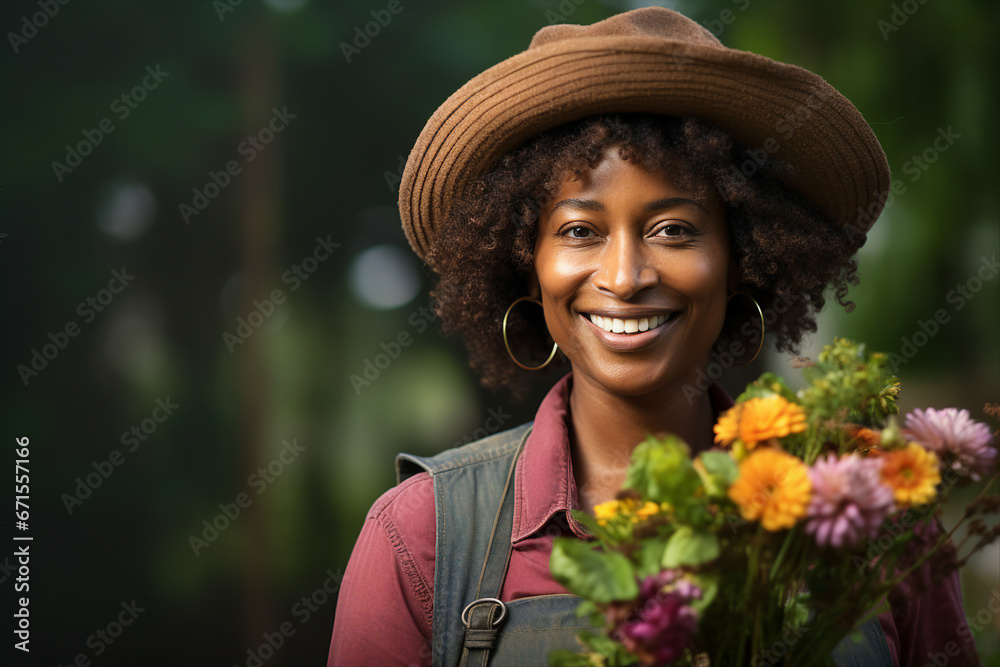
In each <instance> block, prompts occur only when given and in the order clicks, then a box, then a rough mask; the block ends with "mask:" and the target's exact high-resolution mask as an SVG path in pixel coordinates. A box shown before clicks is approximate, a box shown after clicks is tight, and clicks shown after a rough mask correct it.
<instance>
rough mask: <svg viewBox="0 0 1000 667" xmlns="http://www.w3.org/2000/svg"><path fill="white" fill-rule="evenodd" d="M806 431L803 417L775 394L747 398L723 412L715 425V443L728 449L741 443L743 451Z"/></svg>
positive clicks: (790, 404)
mask: <svg viewBox="0 0 1000 667" xmlns="http://www.w3.org/2000/svg"><path fill="white" fill-rule="evenodd" d="M804 430H806V413H805V412H804V411H803V410H802V408H801V407H800V406H798V405H796V404H795V403H790V402H789V401H787V400H785V399H784V398H783V397H781V396H779V395H778V394H774V395H771V396H767V397H765V398H751V399H750V400H748V401H744V402H743V403H739V404H737V405H735V406H733V408H731V409H730V410H727V411H726V412H725V414H723V415H722V416H721V417H720V418H719V422H718V423H717V424H716V425H715V441H716V442H717V443H719V444H722V445H731V444H732V443H733V442H735V441H736V440H741V441H742V442H743V444H744V445H746V448H747V449H753V448H754V447H756V446H757V444H758V443H761V442H764V441H765V440H770V439H771V438H783V437H785V436H786V435H789V434H791V433H801V432H802V431H804Z"/></svg>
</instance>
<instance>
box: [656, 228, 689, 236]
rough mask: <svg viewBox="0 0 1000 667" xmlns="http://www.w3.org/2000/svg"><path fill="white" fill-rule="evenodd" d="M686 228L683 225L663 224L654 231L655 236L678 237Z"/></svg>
mask: <svg viewBox="0 0 1000 667" xmlns="http://www.w3.org/2000/svg"><path fill="white" fill-rule="evenodd" d="M686 233H687V230H686V229H685V228H684V226H683V225H664V226H663V227H660V229H659V230H658V231H657V232H656V236H666V237H668V238H678V237H681V236H684V235H685V234H686Z"/></svg>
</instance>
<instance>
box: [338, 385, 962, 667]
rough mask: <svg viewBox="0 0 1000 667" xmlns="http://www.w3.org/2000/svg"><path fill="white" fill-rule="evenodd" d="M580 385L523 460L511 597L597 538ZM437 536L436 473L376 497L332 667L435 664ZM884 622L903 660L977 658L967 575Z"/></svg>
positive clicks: (345, 588) (343, 600)
mask: <svg viewBox="0 0 1000 667" xmlns="http://www.w3.org/2000/svg"><path fill="white" fill-rule="evenodd" d="M571 386H572V374H570V375H567V376H566V377H565V378H563V379H562V380H560V381H559V382H558V383H557V384H556V385H555V386H554V387H553V388H552V389H551V391H549V393H548V395H547V396H546V397H545V400H544V401H542V404H541V406H540V407H539V409H538V412H537V414H536V416H535V422H534V427H533V429H532V431H531V434H530V435H529V436H528V440H527V442H526V443H525V447H524V452H523V453H522V454H521V458H520V459H519V460H518V462H517V468H516V471H515V481H514V527H513V532H512V534H511V544H512V547H513V551H512V553H511V557H510V565H509V568H508V571H507V578H506V580H505V581H504V587H503V592H502V594H501V595H500V599H501V600H503V601H504V602H507V601H510V600H516V599H518V598H522V597H529V596H533V595H545V594H550V593H566V592H567V591H566V589H565V588H563V587H562V586H561V585H559V584H558V583H556V582H555V580H553V579H552V575H551V574H550V572H549V554H550V553H551V550H552V541H553V539H554V538H555V537H558V536H561V535H575V536H577V537H580V538H584V537H587V534H586V532H585V530H584V529H583V527H582V526H580V524H579V523H577V522H576V521H575V520H574V519H573V518H572V517H571V516H570V513H569V512H570V510H573V509H579V507H578V504H577V490H576V481H575V479H574V477H573V465H572V462H571V459H570V446H569V435H568V421H569V414H568V410H569V392H570V388H571ZM710 397H711V399H712V403H713V406H714V408H715V409H716V411H721V410H725V409H727V408H728V407H730V406H731V405H732V399H731V398H729V397H728V396H727V395H726V394H725V392H723V391H722V390H721V389H719V388H718V387H717V386H713V387H712V388H711V390H710ZM435 533H436V518H435V512H434V482H433V480H432V479H431V477H430V476H429V475H428V474H427V473H421V474H419V475H415V476H413V477H411V478H410V479H408V480H406V481H404V482H403V483H401V484H399V485H398V486H396V487H394V488H392V489H390V490H389V491H387V492H386V493H385V494H384V495H383V496H382V497H381V498H379V499H378V500H377V501H376V502H375V504H374V505H373V506H372V508H371V510H370V511H369V512H368V516H367V517H366V519H365V523H364V526H363V527H362V529H361V535H360V536H359V537H358V541H357V543H356V544H355V546H354V551H353V552H352V554H351V559H350V561H349V562H348V564H347V570H346V572H345V573H344V579H343V582H342V583H341V588H340V595H339V599H338V601H337V611H336V618H335V621H334V626H333V639H332V641H331V643H330V655H329V659H328V661H327V665H328V666H329V667H334V666H350V667H355V666H359V665H379V666H388V665H407V666H409V665H413V666H422V665H430V664H431V617H432V615H433V611H434V543H435ZM879 622H880V623H881V625H882V630H883V631H884V632H885V636H886V639H887V640H888V644H889V651H890V652H891V653H892V657H893V660H894V662H895V663H896V664H897V665H903V666H904V667H909V666H911V665H912V666H913V667H922V666H923V665H924V664H925V663H926V662H927V661H928V660H930V659H931V657H930V656H931V655H934V654H937V653H941V654H942V657H946V658H947V659H948V661H949V663H948V664H949V665H951V666H952V667H954V666H955V665H959V664H967V663H963V662H959V660H961V659H962V658H961V657H959V658H957V659H956V658H952V657H951V654H949V652H948V651H949V650H950V646H948V645H949V642H951V643H953V644H955V645H956V646H958V647H959V648H960V649H964V648H966V646H967V644H966V641H965V640H968V641H971V637H972V636H971V634H970V633H969V630H968V627H967V626H966V623H965V616H964V614H963V612H962V604H961V591H960V588H959V583H958V576H957V574H956V575H953V576H952V577H950V578H948V579H946V580H945V581H943V582H941V583H940V584H938V585H937V586H935V587H933V588H932V589H931V590H929V591H928V592H927V593H926V594H925V595H924V596H922V597H921V598H919V599H916V600H911V601H910V602H909V603H908V604H906V605H905V606H902V607H900V608H896V609H894V610H893V611H892V613H889V612H886V613H885V614H881V615H880V616H879ZM962 628H964V630H962ZM959 633H964V634H962V636H961V637H960V636H959ZM899 656H902V660H900V658H899ZM932 664H933V663H932Z"/></svg>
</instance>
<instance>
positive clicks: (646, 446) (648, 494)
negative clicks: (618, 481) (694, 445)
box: [625, 435, 701, 507]
mask: <svg viewBox="0 0 1000 667" xmlns="http://www.w3.org/2000/svg"><path fill="white" fill-rule="evenodd" d="M689 454H690V450H689V449H688V446H687V445H686V444H685V443H684V441H683V440H681V439H680V438H678V437H677V436H676V435H668V436H667V437H666V438H664V439H663V440H658V439H656V438H653V437H649V438H647V439H646V440H645V441H643V442H641V443H639V445H638V446H637V447H636V448H635V449H634V450H633V451H632V463H631V465H630V466H629V469H628V474H627V475H626V477H625V488H626V489H634V490H636V491H638V492H639V494H640V495H641V496H642V497H643V498H644V499H648V500H652V501H653V502H657V503H664V502H665V503H670V504H671V505H673V506H675V507H678V506H682V505H685V504H687V503H690V502H691V498H692V496H693V495H694V492H695V491H696V490H697V489H698V487H699V486H701V478H700V477H699V476H698V473H697V472H696V471H695V469H694V467H693V466H692V464H691V459H690V458H689Z"/></svg>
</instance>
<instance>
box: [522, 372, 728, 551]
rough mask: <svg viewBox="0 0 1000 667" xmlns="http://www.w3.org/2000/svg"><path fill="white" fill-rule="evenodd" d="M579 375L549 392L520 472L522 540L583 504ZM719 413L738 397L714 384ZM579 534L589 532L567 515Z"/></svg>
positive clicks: (712, 392) (712, 393)
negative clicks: (575, 439)
mask: <svg viewBox="0 0 1000 667" xmlns="http://www.w3.org/2000/svg"><path fill="white" fill-rule="evenodd" d="M572 387H573V374H572V373H569V374H568V375H566V376H565V377H564V378H562V379H561V380H559V382H557V383H556V384H555V386H553V387H552V389H550V390H549V393H548V394H546V396H545V399H544V400H543V401H542V404H541V406H539V408H538V412H537V413H536V414H535V423H534V426H533V427H532V429H531V433H530V434H529V435H528V440H527V442H525V444H524V451H523V452H522V453H521V457H520V459H519V460H518V462H517V468H516V469H515V471H514V526H513V531H512V533H511V543H512V544H517V543H518V542H520V541H521V540H523V539H525V538H527V537H530V536H531V535H533V534H535V533H536V532H538V531H539V530H541V529H542V528H543V527H544V526H545V524H546V523H548V522H549V520H551V519H552V518H553V516H555V515H557V514H559V513H567V514H568V512H569V510H575V509H579V502H578V498H577V492H576V479H575V478H574V477H573V461H572V459H571V457H570V447H569V426H568V423H569V394H570V390H571V389H572ZM708 393H709V398H710V399H711V401H712V407H713V408H714V409H715V411H716V413H718V412H721V411H723V410H728V409H729V408H730V407H732V405H733V399H732V398H731V397H730V396H729V395H728V394H727V393H726V392H725V390H724V389H722V388H721V387H719V386H718V385H717V384H713V385H712V386H711V387H709V389H708ZM567 521H568V522H569V525H570V527H571V528H572V529H573V531H574V532H575V533H577V534H578V536H579V537H584V536H585V535H586V533H584V532H583V529H582V528H581V527H580V526H579V525H577V524H576V522H575V521H572V520H571V519H570V518H569V517H567Z"/></svg>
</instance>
